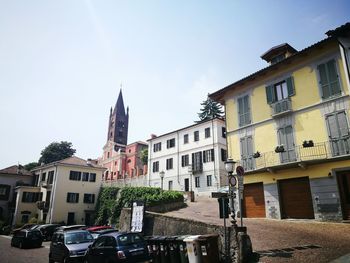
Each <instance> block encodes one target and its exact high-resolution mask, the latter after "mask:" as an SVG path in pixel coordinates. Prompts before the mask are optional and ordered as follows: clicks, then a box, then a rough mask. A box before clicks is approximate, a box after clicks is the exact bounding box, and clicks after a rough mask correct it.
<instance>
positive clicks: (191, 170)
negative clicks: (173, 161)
mask: <svg viewBox="0 0 350 263" xmlns="http://www.w3.org/2000/svg"><path fill="white" fill-rule="evenodd" d="M187 169H188V173H189V174H190V196H191V198H190V201H191V202H194V193H193V191H192V176H193V168H192V164H189V165H188V166H187Z"/></svg>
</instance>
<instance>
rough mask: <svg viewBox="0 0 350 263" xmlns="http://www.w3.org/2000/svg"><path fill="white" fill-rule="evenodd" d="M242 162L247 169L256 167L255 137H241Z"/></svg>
mask: <svg viewBox="0 0 350 263" xmlns="http://www.w3.org/2000/svg"><path fill="white" fill-rule="evenodd" d="M240 147H241V162H242V165H243V167H244V169H245V170H253V169H254V159H253V138H252V137H251V136H248V137H244V138H241V139H240Z"/></svg>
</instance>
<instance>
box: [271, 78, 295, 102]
mask: <svg viewBox="0 0 350 263" xmlns="http://www.w3.org/2000/svg"><path fill="white" fill-rule="evenodd" d="M265 89H266V100H267V103H268V104H272V103H274V102H277V101H280V100H284V99H287V98H288V97H291V96H293V95H295V89H294V81H293V77H292V76H291V77H288V78H286V79H285V80H283V81H280V82H278V83H276V84H273V85H269V86H266V88H265Z"/></svg>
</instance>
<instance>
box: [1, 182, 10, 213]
mask: <svg viewBox="0 0 350 263" xmlns="http://www.w3.org/2000/svg"><path fill="white" fill-rule="evenodd" d="M10 189H11V186H10V185H7V184H0V200H6V201H7V200H8V199H9V197H10ZM0 210H1V209H0Z"/></svg>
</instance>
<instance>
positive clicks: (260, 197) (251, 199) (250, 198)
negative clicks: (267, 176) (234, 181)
mask: <svg viewBox="0 0 350 263" xmlns="http://www.w3.org/2000/svg"><path fill="white" fill-rule="evenodd" d="M243 195H244V199H243V205H242V210H243V217H253V218H256V217H266V214H265V197H264V186H263V183H255V184H245V185H244V190H243Z"/></svg>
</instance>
